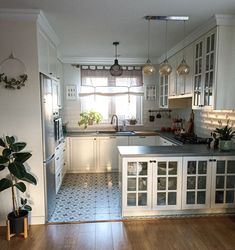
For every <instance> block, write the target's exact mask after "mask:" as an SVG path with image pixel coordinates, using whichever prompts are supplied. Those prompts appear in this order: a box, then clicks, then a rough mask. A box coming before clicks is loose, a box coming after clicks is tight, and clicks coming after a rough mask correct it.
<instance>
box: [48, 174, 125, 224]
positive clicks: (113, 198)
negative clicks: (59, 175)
mask: <svg viewBox="0 0 235 250" xmlns="http://www.w3.org/2000/svg"><path fill="white" fill-rule="evenodd" d="M120 219H121V216H120V191H119V187H118V173H101V174H100V173H99V174H66V175H65V178H64V180H63V183H62V186H61V189H60V190H59V192H58V194H57V197H56V208H55V212H54V213H53V215H52V217H51V219H50V220H49V223H53V222H55V223H56V222H62V223H63V222H93V221H114V220H120Z"/></svg>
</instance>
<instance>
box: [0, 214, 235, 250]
mask: <svg viewBox="0 0 235 250" xmlns="http://www.w3.org/2000/svg"><path fill="white" fill-rule="evenodd" d="M0 230H1V231H0V249H1V250H3V249H4V250H5V249H14V250H15V249H16V250H21V249H22V250H23V249H24V250H27V249H30V250H34V249H35V250H36V249H38V250H47V249H48V250H54V249H55V250H59V249H81V250H87V249H104V250H112V249H115V250H116V249H117V250H119V249H128V250H129V249H133V250H145V249H154V250H157V249H162V250H165V249H166V250H171V249H179V250H184V249H185V250H191V249H199V250H204V249H211V250H223V249H229V250H232V249H235V217H201V218H199V217H198V218H197V217H195V218H179V219H157V220H151V221H150V220H149V221H147V220H146V221H128V222H103V223H99V222H98V223H87V224H59V225H40V226H31V227H30V232H29V238H28V239H26V240H24V239H22V238H17V237H13V238H12V239H11V240H10V241H9V242H7V241H6V240H5V238H4V237H5V228H4V227H1V228H0Z"/></svg>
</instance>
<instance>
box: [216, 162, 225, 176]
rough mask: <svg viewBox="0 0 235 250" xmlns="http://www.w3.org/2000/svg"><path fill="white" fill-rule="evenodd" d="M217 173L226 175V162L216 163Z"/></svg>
mask: <svg viewBox="0 0 235 250" xmlns="http://www.w3.org/2000/svg"><path fill="white" fill-rule="evenodd" d="M216 173H217V174H224V173H225V161H217V162H216Z"/></svg>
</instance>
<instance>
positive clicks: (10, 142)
mask: <svg viewBox="0 0 235 250" xmlns="http://www.w3.org/2000/svg"><path fill="white" fill-rule="evenodd" d="M6 141H7V143H8V144H9V145H11V144H13V143H14V142H15V138H14V136H6Z"/></svg>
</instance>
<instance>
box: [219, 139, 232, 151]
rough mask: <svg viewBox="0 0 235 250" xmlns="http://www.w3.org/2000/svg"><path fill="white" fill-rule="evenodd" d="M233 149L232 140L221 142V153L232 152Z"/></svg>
mask: <svg viewBox="0 0 235 250" xmlns="http://www.w3.org/2000/svg"><path fill="white" fill-rule="evenodd" d="M231 148H232V141H231V140H229V141H228V140H227V141H225V140H219V150H220V151H230V150H231Z"/></svg>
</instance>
